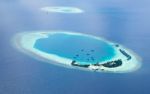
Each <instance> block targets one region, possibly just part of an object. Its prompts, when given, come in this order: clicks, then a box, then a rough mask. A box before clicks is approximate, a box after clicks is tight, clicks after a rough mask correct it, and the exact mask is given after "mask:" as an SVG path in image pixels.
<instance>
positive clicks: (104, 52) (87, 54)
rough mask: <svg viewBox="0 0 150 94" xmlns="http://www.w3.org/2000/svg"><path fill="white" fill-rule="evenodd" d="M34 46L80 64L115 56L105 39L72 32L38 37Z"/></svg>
mask: <svg viewBox="0 0 150 94" xmlns="http://www.w3.org/2000/svg"><path fill="white" fill-rule="evenodd" d="M34 48H36V49H38V50H40V51H43V52H45V53H48V54H54V55H57V56H60V57H64V58H68V59H72V60H75V61H78V63H80V64H96V63H97V62H99V63H100V62H102V61H104V60H108V59H111V58H112V57H113V56H115V49H114V48H113V46H112V45H110V44H108V43H107V42H106V41H103V40H99V39H95V38H92V37H88V36H82V35H72V34H71V35H69V34H60V33H57V34H53V35H49V37H48V38H41V39H38V40H36V42H35V44H34Z"/></svg>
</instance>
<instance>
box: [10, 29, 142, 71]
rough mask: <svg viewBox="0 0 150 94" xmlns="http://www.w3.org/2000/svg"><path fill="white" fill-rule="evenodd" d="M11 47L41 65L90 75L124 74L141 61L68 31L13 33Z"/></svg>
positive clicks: (98, 40)
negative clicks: (92, 73)
mask: <svg viewBox="0 0 150 94" xmlns="http://www.w3.org/2000/svg"><path fill="white" fill-rule="evenodd" d="M12 43H13V46H14V47H15V48H17V49H18V50H19V51H21V52H23V53H25V54H28V55H29V56H32V57H34V58H36V59H38V60H41V61H42V62H45V63H50V64H55V65H59V66H63V67H69V68H72V69H81V70H85V71H93V72H106V73H127V72H133V71H135V70H138V69H139V68H140V67H141V58H140V57H139V56H138V55H137V54H135V53H134V52H133V51H132V50H130V49H128V48H126V47H124V46H123V45H121V44H118V43H114V42H111V41H109V40H107V39H104V38H101V37H96V36H93V35H88V34H82V33H76V32H71V31H34V32H23V33H18V34H16V35H15V36H14V37H13V39H12Z"/></svg>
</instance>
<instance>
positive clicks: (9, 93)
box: [0, 0, 150, 94]
mask: <svg viewBox="0 0 150 94" xmlns="http://www.w3.org/2000/svg"><path fill="white" fill-rule="evenodd" d="M149 3H150V0H132V1H131V0H76V1H75V0H32V1H31V0H0V44H1V45H0V48H1V49H0V94H83V93H84V94H150V89H149V87H150V84H149V82H150V68H149V66H150V53H149V51H150V32H149V30H150V26H149V23H150V19H149V17H150V11H149V10H150V6H149ZM45 6H74V7H78V8H81V9H83V10H84V11H86V12H85V13H84V14H67V15H66V14H57V13H52V14H51V13H50V14H47V13H44V12H41V11H40V8H42V7H45ZM36 30H67V31H72V32H81V33H86V34H90V35H95V36H99V37H104V38H106V39H108V40H111V41H114V42H117V43H120V44H122V45H124V46H126V47H127V48H130V49H132V50H133V51H134V52H136V53H137V54H138V55H140V56H141V57H142V59H143V61H142V67H141V68H140V69H139V70H137V71H136V72H132V73H126V74H111V73H110V74H105V73H94V72H86V71H80V70H74V69H67V68H63V67H59V66H55V65H50V64H47V63H43V62H42V61H38V60H36V59H34V58H31V57H30V56H28V55H24V54H22V53H21V52H19V51H17V50H16V49H15V48H13V46H12V44H11V39H12V36H13V35H15V34H17V33H19V32H24V31H27V32H30V31H36ZM54 63H55V62H54Z"/></svg>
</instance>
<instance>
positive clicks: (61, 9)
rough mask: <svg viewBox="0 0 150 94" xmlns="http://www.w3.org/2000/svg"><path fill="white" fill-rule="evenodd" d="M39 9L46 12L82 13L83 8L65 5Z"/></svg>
mask: <svg viewBox="0 0 150 94" xmlns="http://www.w3.org/2000/svg"><path fill="white" fill-rule="evenodd" d="M41 11H45V12H48V13H83V10H81V9H79V8H76V7H65V6H64V7H63V6H53V7H48V6H47V7H42V8H41Z"/></svg>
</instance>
